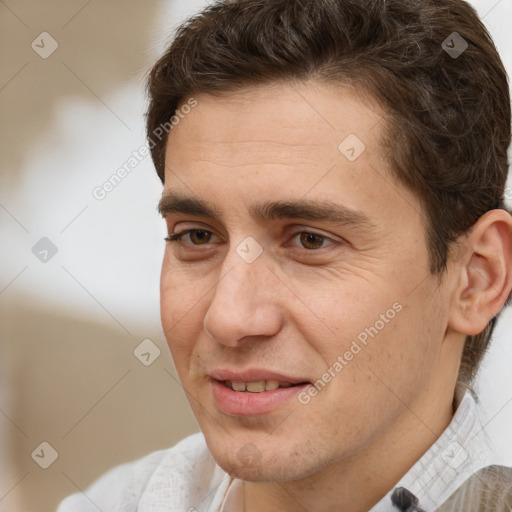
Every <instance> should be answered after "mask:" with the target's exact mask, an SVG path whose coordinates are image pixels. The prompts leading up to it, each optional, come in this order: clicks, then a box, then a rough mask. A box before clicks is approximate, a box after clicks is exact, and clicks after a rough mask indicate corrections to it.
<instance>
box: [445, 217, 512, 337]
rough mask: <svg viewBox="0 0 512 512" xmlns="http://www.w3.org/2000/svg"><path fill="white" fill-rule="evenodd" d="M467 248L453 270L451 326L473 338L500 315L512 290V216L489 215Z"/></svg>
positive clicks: (475, 228)
mask: <svg viewBox="0 0 512 512" xmlns="http://www.w3.org/2000/svg"><path fill="white" fill-rule="evenodd" d="M465 247H466V248H467V251H466V252H465V254H464V257H463V258H461V259H460V261H458V262H457V263H456V264H454V268H453V271H454V272H457V275H458V279H457V285H456V287H455V289H454V295H453V300H452V304H451V312H450V322H449V323H450V326H451V327H452V328H453V329H454V330H456V331H458V332H460V333H462V334H466V335H473V336H474V335H477V334H479V333H481V332H482V331H483V330H484V329H485V327H486V325H487V324H488V323H489V321H490V320H491V319H492V318H493V317H494V316H496V315H497V314H498V313H499V312H500V310H501V309H502V308H503V305H504V304H505V301H506V300H507V298H508V296H509V294H510V291H511V289H512V216H511V215H510V214H509V213H508V212H507V211H505V210H491V211H489V212H487V213H486V214H484V215H483V216H482V217H480V219H479V220H478V221H477V223H476V224H475V225H474V226H473V228H472V229H471V231H470V232H469V234H468V235H467V238H466V240H465Z"/></svg>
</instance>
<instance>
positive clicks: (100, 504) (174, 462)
mask: <svg viewBox="0 0 512 512" xmlns="http://www.w3.org/2000/svg"><path fill="white" fill-rule="evenodd" d="M496 461H497V456H496V455H495V454H493V452H492V451H491V449H490V448H489V443H488V442H487V439H486V436H485V430H484V428H483V427H482V424H481V422H480V419H479V417H478V413H477V407H476V403H475V400H474V398H473V396H472V395H471V393H470V392H469V391H467V392H466V394H465V395H464V398H463V399H462V401H461V403H460V405H459V407H458V408H457V411H456V412H455V415H454V417H453V419H452V421H451V423H450V425H449V426H448V427H447V428H446V430H445V431H444V432H443V434H442V435H441V436H440V437H439V439H438V440H437V441H436V442H435V443H434V444H433V445H432V446H431V447H430V449H429V450H428V451H427V452H426V453H425V454H424V455H423V456H422V457H421V458H420V459H419V460H418V461H417V462H416V463H415V464H414V466H413V467H412V468H411V469H410V470H409V471H408V472H407V473H406V474H405V475H404V476H403V477H402V478H401V480H400V481H399V482H398V483H397V484H396V485H395V486H394V487H393V489H391V490H390V491H389V493H388V494H387V495H386V496H385V497H384V498H382V500H380V501H379V502H378V503H377V504H376V505H375V506H374V507H372V508H371V510H370V511H369V512H397V511H399V510H401V509H400V508H397V507H395V506H394V505H393V503H392V495H393V493H394V492H395V491H396V489H397V488H404V489H406V490H407V491H408V492H409V493H412V494H411V495H413V496H414V497H416V499H417V501H418V505H417V507H418V508H412V509H411V508H409V509H403V510H408V511H409V512H414V511H419V510H422V511H425V512H434V511H436V512H473V511H475V512H477V511H478V512H481V511H489V512H501V511H504V512H505V511H507V512H508V511H512V482H511V481H510V479H511V475H512V470H511V469H509V468H503V467H498V466H497V464H496ZM491 466H493V468H492V470H491V469H484V468H490V467H491ZM494 477H496V478H499V484H496V485H495V486H494V487H492V485H493V482H492V481H491V482H490V481H489V478H491V479H492V478H494ZM482 489H483V490H482ZM489 489H490V490H489ZM493 489H494V490H493ZM497 494H499V496H498V495H497ZM481 500H483V501H485V502H486V503H485V504H484V505H480V504H479V503H476V502H477V501H478V502H480V501H481ZM491 502H492V503H491ZM468 507H470V508H468ZM98 509H99V510H101V511H103V512H243V482H242V481H241V480H237V479H232V478H231V477H230V476H229V475H228V474H227V473H226V472H224V471H223V470H222V469H221V468H220V467H219V466H218V465H217V464H216V462H215V460H214V459H213V457H212V455H211V453H210V452H209V450H208V448H207V446H206V443H205V440H204V437H203V435H202V434H194V435H192V436H190V437H187V438H186V439H184V440H183V441H181V442H180V443H178V444H177V445H176V446H174V447H173V448H170V449H168V450H160V451H157V452H154V453H152V454H150V455H148V456H146V457H144V458H142V459H140V460H138V461H135V462H132V463H127V464H123V465H121V466H117V467H116V468H113V469H111V470H110V471H108V472H107V473H106V474H105V475H103V476H102V477H101V478H100V479H99V480H97V481H96V482H95V483H93V484H92V485H91V487H90V488H89V489H87V490H86V491H84V492H83V493H79V494H74V495H73V496H70V497H68V498H66V499H65V500H64V501H63V502H62V503H61V504H60V506H59V508H58V510H57V512H97V511H98Z"/></svg>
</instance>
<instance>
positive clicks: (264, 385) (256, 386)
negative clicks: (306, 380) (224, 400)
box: [224, 380, 296, 393]
mask: <svg viewBox="0 0 512 512" xmlns="http://www.w3.org/2000/svg"><path fill="white" fill-rule="evenodd" d="M224 385H225V386H226V387H227V388H230V389H232V390H233V391H238V392H241V393H243V392H248V393H262V392H263V391H273V390H274V389H278V388H290V387H292V386H294V385H296V384H292V383H291V382H279V381H277V380H257V381H254V382H240V381H238V382H237V381H232V380H225V381H224Z"/></svg>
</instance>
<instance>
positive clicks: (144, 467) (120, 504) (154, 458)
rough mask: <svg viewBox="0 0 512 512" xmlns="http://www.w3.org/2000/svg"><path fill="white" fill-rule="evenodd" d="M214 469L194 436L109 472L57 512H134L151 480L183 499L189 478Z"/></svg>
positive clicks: (200, 437) (201, 441) (201, 439)
mask: <svg viewBox="0 0 512 512" xmlns="http://www.w3.org/2000/svg"><path fill="white" fill-rule="evenodd" d="M215 466H216V464H215V461H214V460H213V457H212V456H211V455H210V452H209V451H208V448H207V447H206V443H205V441H204V437H203V435H202V434H200V433H199V434H194V435H192V436H189V437H187V438H185V439H183V440H182V441H180V442H179V443H178V444H176V445H175V446H173V447H172V448H169V449H166V450H159V451H156V452H153V453H150V454H149V455H146V456H145V457H143V458H141V459H139V460H136V461H133V462H129V463H125V464H121V465H119V466H116V467H114V468H112V469H110V470H109V471H107V472H106V473H105V474H103V475H102V476H101V477H100V478H99V479H98V480H96V481H95V482H94V483H93V484H92V485H91V486H90V487H89V488H88V489H86V490H85V491H83V492H80V493H77V494H73V495H72V496H69V497H67V498H66V499H65V500H64V501H63V502H62V503H61V504H60V505H59V507H58V509H57V512H93V511H94V512H97V511H98V509H100V510H105V511H108V512H114V511H116V512H117V511H119V512H121V511H122V512H130V511H135V510H137V507H138V504H139V503H140V501H141V500H142V499H144V498H145V496H146V494H147V492H150V491H148V489H149V488H151V487H152V486H154V485H155V483H154V481H155V480H156V481H165V482H168V483H169V489H168V492H170V493H171V497H174V496H175V497H176V499H178V500H183V499H187V498H189V496H187V494H188V492H189V489H190V488H191V485H190V482H189V481H191V480H192V478H191V477H192V476H193V475H196V474H198V473H199V474H200V473H203V477H207V476H208V474H213V472H214V471H215ZM194 479H195V478H194ZM156 485H158V484H156Z"/></svg>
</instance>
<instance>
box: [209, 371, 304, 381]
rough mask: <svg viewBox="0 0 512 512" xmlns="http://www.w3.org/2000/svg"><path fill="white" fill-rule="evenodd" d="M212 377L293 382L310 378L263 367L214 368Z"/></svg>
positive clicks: (217, 378)
mask: <svg viewBox="0 0 512 512" xmlns="http://www.w3.org/2000/svg"><path fill="white" fill-rule="evenodd" d="M208 375H209V376H210V377H211V378H212V379H215V380H218V381H225V380H230V381H234V382H258V381H262V380H265V381H268V380H276V381H278V382H290V383H291V384H301V383H303V382H309V381H308V379H304V378H301V377H292V376H290V375H285V374H284V373H279V372H275V371H272V370H265V369H261V368H250V369H248V370H244V371H236V370H229V369H227V368H226V369H221V368H219V369H217V370H212V371H211V372H210V373H209V374H208Z"/></svg>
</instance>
